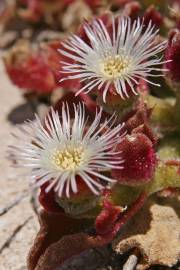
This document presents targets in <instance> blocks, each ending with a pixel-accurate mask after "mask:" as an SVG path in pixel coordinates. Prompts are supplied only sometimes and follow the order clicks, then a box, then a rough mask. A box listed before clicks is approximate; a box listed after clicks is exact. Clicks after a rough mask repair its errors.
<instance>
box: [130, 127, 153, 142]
mask: <svg viewBox="0 0 180 270" xmlns="http://www.w3.org/2000/svg"><path fill="white" fill-rule="evenodd" d="M134 133H140V134H144V135H146V137H148V138H149V139H150V140H151V142H152V144H153V146H155V145H156V144H157V141H158V138H157V136H156V135H155V134H154V132H153V130H152V128H151V127H150V126H149V125H148V124H143V125H140V126H138V127H137V128H135V129H133V131H132V134H134Z"/></svg>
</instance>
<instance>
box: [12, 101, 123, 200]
mask: <svg viewBox="0 0 180 270" xmlns="http://www.w3.org/2000/svg"><path fill="white" fill-rule="evenodd" d="M101 115H102V110H100V111H99V112H96V115H95V119H94V121H93V122H92V123H91V124H90V125H88V123H87V122H88V119H85V108H84V105H83V106H82V105H80V104H79V105H78V106H75V105H74V120H73V121H72V120H71V119H70V114H69V108H68V105H64V104H63V107H62V118H61V119H60V116H59V114H58V112H57V111H56V112H55V111H54V110H53V109H51V110H50V113H49V114H48V116H47V117H46V118H45V121H44V124H42V123H41V121H40V120H39V118H38V117H36V121H35V122H29V124H28V126H27V128H26V129H22V128H21V131H22V132H21V133H20V135H16V138H17V139H18V141H17V146H11V151H10V152H11V155H12V156H13V157H14V158H15V159H16V161H17V163H18V165H20V166H25V167H28V168H30V175H31V180H32V181H33V183H34V185H35V186H42V185H43V184H44V183H46V182H48V187H47V188H46V192H49V191H50V190H51V189H52V188H54V190H55V192H57V194H58V196H59V197H61V196H62V194H63V193H65V194H66V196H67V197H69V196H70V192H71V191H72V192H74V193H76V192H77V191H78V185H77V181H76V180H77V179H76V176H80V177H81V178H82V180H83V181H84V182H85V183H86V185H87V186H88V187H89V188H90V190H91V191H92V192H93V193H94V194H98V193H99V191H100V190H101V189H103V188H104V186H103V185H102V184H101V183H100V181H99V180H104V181H107V182H114V181H115V180H113V179H111V178H109V177H108V176H106V175H105V173H104V172H105V171H108V170H110V169H111V168H122V166H121V163H122V162H123V161H122V159H121V158H120V157H118V156H119V155H117V154H118V153H116V152H115V151H114V148H115V146H116V144H117V143H118V142H119V141H120V130H121V128H122V126H123V125H117V126H116V127H114V128H112V125H114V120H115V118H114V116H112V117H110V119H109V120H105V121H104V122H103V123H102V124H101ZM109 125H110V126H109ZM108 126H109V127H108ZM32 131H34V134H33V135H32V133H33V132H32ZM97 179H98V180H97Z"/></svg>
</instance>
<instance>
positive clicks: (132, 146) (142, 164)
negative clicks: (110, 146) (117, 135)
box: [112, 133, 156, 185]
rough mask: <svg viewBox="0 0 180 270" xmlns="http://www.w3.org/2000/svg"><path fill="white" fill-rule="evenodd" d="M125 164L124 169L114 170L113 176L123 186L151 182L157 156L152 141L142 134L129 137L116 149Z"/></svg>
mask: <svg viewBox="0 0 180 270" xmlns="http://www.w3.org/2000/svg"><path fill="white" fill-rule="evenodd" d="M116 151H120V155H121V156H122V158H123V160H124V163H123V169H112V176H113V177H114V178H115V179H116V180H117V181H118V182H119V183H122V184H128V185H136V184H142V183H146V182H148V181H150V180H151V178H152V176H153V173H154V170H155V164H156V155H155V152H154V149H153V144H152V142H151V141H150V139H149V138H148V137H147V136H145V135H143V134H140V133H137V134H133V135H127V136H126V137H125V138H124V139H123V140H122V141H121V142H120V143H119V144H118V145H117V147H116Z"/></svg>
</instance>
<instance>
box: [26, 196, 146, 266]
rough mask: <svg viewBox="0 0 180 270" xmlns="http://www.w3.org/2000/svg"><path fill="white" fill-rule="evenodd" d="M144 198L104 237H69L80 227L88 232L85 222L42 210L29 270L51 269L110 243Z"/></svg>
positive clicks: (81, 235)
mask: <svg viewBox="0 0 180 270" xmlns="http://www.w3.org/2000/svg"><path fill="white" fill-rule="evenodd" d="M146 198H147V195H146V193H142V194H141V195H140V196H139V198H138V199H137V200H136V201H135V202H134V203H133V205H132V206H131V207H130V208H129V209H128V210H127V211H125V212H124V213H123V214H122V215H121V216H120V218H119V219H118V220H117V221H115V222H114V220H113V224H112V227H111V230H110V231H109V232H107V233H106V234H103V235H98V234H94V235H90V234H88V233H83V232H80V233H75V234H70V233H72V232H75V231H76V232H78V231H82V230H83V227H84V228H86V229H87V220H74V219H72V218H69V217H67V216H64V215H61V214H52V213H51V214H50V213H47V212H45V211H43V212H42V213H41V216H40V221H41V229H40V231H39V233H38V235H37V238H36V240H35V243H34V245H33V247H32V249H31V251H30V254H29V258H28V270H53V269H56V267H59V266H61V265H62V264H63V263H64V262H65V261H66V260H68V259H71V258H72V257H73V256H76V255H79V254H80V253H82V252H83V251H85V250H88V249H91V248H95V247H101V246H104V245H106V244H108V243H110V242H111V241H112V239H113V238H114V237H115V236H116V234H117V232H118V231H119V230H120V228H121V227H122V226H123V225H124V224H125V223H126V222H127V221H128V220H129V219H130V218H131V217H132V216H134V215H135V214H136V213H137V211H138V210H139V209H140V208H141V207H142V206H143V205H144V202H145V200H146ZM63 235H64V236H63Z"/></svg>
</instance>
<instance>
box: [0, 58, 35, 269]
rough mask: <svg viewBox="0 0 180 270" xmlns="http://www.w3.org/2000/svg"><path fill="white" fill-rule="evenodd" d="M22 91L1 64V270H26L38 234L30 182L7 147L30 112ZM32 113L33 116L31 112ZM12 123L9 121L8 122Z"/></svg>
mask: <svg viewBox="0 0 180 270" xmlns="http://www.w3.org/2000/svg"><path fill="white" fill-rule="evenodd" d="M24 103H25V101H24V100H23V97H22V95H21V93H20V92H19V90H18V89H17V88H16V87H15V86H13V85H12V84H11V82H10V81H9V80H8V78H7V76H6V74H5V72H4V68H3V65H2V63H1V62H0V109H1V113H0V124H1V126H0V269H1V270H24V269H27V267H26V257H27V253H28V250H29V248H30V246H31V244H32V241H33V239H34V237H35V235H36V232H37V230H38V222H37V217H36V215H35V214H34V212H33V210H32V206H31V203H30V196H29V195H28V181H27V180H26V179H25V178H24V177H22V176H19V174H20V171H17V170H15V169H14V168H12V167H11V166H10V162H8V160H7V158H6V156H7V153H6V152H7V146H8V145H9V144H13V137H12V136H11V135H10V133H11V132H12V131H14V130H15V128H16V127H15V124H14V123H12V121H13V122H16V119H17V121H20V120H21V119H19V113H20V115H23V116H25V117H26V115H28V114H29V111H28V110H29V108H27V106H25V105H24ZM30 113H31V112H30ZM8 119H9V120H8Z"/></svg>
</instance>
